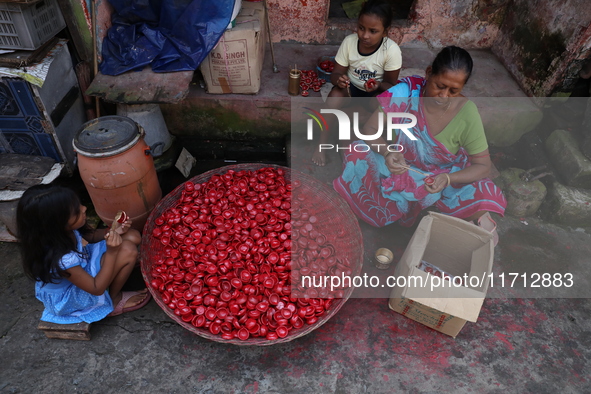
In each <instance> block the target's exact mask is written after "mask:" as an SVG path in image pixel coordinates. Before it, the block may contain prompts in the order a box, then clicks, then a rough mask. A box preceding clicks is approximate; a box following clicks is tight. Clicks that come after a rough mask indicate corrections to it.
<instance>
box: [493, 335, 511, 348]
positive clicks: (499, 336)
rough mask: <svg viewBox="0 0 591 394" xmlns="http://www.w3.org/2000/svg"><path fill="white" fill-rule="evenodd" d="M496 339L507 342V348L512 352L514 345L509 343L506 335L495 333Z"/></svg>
mask: <svg viewBox="0 0 591 394" xmlns="http://www.w3.org/2000/svg"><path fill="white" fill-rule="evenodd" d="M495 337H497V338H498V339H500V340H501V341H503V342H505V343H506V344H507V347H509V349H510V350H513V349H514V348H513V345H512V344H511V342H509V341H508V340H507V335H505V334H501V333H500V332H498V331H497V332H495Z"/></svg>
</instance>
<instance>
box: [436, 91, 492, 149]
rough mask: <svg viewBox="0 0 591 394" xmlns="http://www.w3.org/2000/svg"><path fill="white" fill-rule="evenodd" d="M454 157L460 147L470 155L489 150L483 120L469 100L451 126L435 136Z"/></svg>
mask: <svg viewBox="0 0 591 394" xmlns="http://www.w3.org/2000/svg"><path fill="white" fill-rule="evenodd" d="M435 139H436V140H437V141H439V142H441V143H442V144H443V145H444V146H445V147H446V148H447V149H448V150H449V151H450V152H451V153H453V154H454V155H455V154H456V153H458V150H459V149H460V147H463V148H464V149H466V151H467V152H468V154H469V155H475V154H477V153H480V152H483V151H485V150H486V149H488V143H487V142H486V135H485V134H484V126H483V125H482V119H480V114H479V113H478V108H477V107H476V104H474V103H473V102H472V101H470V100H468V101H467V102H466V104H464V106H463V107H462V108H461V109H460V111H459V112H458V114H457V115H456V116H455V117H454V118H453V119H452V120H451V122H449V124H448V125H447V126H446V127H445V128H444V129H443V130H442V131H441V132H440V133H439V134H437V135H436V136H435Z"/></svg>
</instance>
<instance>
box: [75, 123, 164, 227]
mask: <svg viewBox="0 0 591 394" xmlns="http://www.w3.org/2000/svg"><path fill="white" fill-rule="evenodd" d="M144 134H145V133H144V131H143V129H142V128H141V127H140V126H138V124H137V123H136V122H134V121H133V120H132V119H130V118H127V117H125V116H103V117H100V118H97V119H93V120H91V121H89V122H86V123H84V124H83V125H82V128H81V129H80V131H79V132H78V133H77V134H76V136H75V137H74V141H73V145H74V151H75V152H76V153H77V154H78V156H77V159H78V170H79V172H80V177H81V178H82V181H83V182H84V185H85V186H86V189H87V190H88V194H89V195H90V198H91V200H92V203H93V205H94V208H95V210H96V212H97V214H98V216H99V217H100V218H101V219H102V220H103V222H105V223H106V224H108V225H110V224H111V223H112V222H113V219H114V218H115V215H116V214H117V211H125V212H126V213H127V215H128V216H129V218H130V219H131V220H132V225H131V227H132V228H135V229H137V230H140V231H141V230H142V229H143V227H144V224H145V223H146V220H147V218H148V216H149V214H150V212H152V210H153V209H154V207H155V206H156V204H157V203H158V201H160V199H161V198H162V190H161V188H160V184H159V183H158V176H157V174H156V169H155V167H154V159H153V158H152V156H151V154H150V148H149V147H148V145H147V144H146V142H145V141H144Z"/></svg>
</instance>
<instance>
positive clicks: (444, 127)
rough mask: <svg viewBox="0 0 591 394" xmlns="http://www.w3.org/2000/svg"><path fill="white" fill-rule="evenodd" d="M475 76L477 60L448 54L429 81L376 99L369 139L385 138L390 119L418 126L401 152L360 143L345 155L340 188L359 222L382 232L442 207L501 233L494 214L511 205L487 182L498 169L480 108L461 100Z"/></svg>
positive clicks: (408, 81) (400, 139) (405, 84)
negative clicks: (383, 124)
mask: <svg viewBox="0 0 591 394" xmlns="http://www.w3.org/2000/svg"><path fill="white" fill-rule="evenodd" d="M471 73H472V58H471V57H470V54H468V52H467V51H465V50H464V49H461V48H458V47H454V46H451V47H446V48H444V49H443V50H442V51H441V52H440V53H439V54H438V55H437V57H436V58H435V60H434V61H433V64H432V65H431V66H429V67H427V69H426V78H421V77H416V76H413V77H407V78H404V79H402V80H400V81H399V83H398V84H396V85H395V86H393V87H392V88H390V89H389V90H387V91H386V92H384V93H382V94H380V95H379V96H378V97H377V98H378V100H379V103H380V106H381V109H379V110H378V111H376V112H375V113H374V114H373V116H372V118H371V119H370V120H369V121H368V122H367V123H366V125H365V126H364V129H363V134H364V135H373V134H375V133H376V132H377V131H378V130H380V127H379V126H378V120H379V119H381V118H385V117H386V116H384V115H385V114H387V113H391V112H397V113H401V112H404V113H407V114H412V115H414V116H415V117H416V120H417V122H416V125H414V126H412V127H409V128H407V129H406V130H407V131H408V134H409V135H407V133H406V132H402V131H401V130H398V131H397V135H396V136H395V137H393V138H394V139H395V141H393V142H395V143H396V144H397V145H394V144H392V141H386V140H385V139H384V138H383V137H379V138H378V139H377V140H373V141H367V142H365V141H356V142H353V143H352V144H351V146H350V147H349V150H348V151H346V153H345V155H344V171H343V174H342V175H341V176H340V177H339V178H337V179H335V181H334V182H333V185H334V188H335V190H336V191H337V192H338V193H339V194H340V195H341V196H342V197H343V198H345V199H346V200H347V202H348V203H349V205H350V206H351V208H352V209H353V211H354V212H355V214H356V215H357V216H358V217H360V218H361V219H363V220H364V221H366V222H367V223H369V224H371V225H373V226H376V227H383V226H386V225H388V224H391V223H394V222H399V223H400V224H401V225H403V226H411V225H413V224H414V222H415V221H416V219H417V218H418V217H419V214H420V212H421V211H422V210H423V209H425V208H427V207H430V206H435V207H436V208H437V209H438V210H439V211H440V212H442V213H444V214H448V215H451V216H455V217H458V218H462V219H465V220H469V221H475V222H476V223H478V224H480V225H482V227H484V228H486V229H487V230H489V231H492V232H493V233H495V232H494V227H495V224H494V221H493V220H492V218H491V217H490V214H489V212H495V213H498V214H500V215H503V214H504V212H505V207H506V205H507V202H506V200H505V197H504V196H503V193H502V192H501V190H500V189H499V188H498V187H497V186H496V185H495V184H494V183H493V182H492V181H491V180H490V179H487V178H486V177H487V176H488V174H489V173H490V170H491V161H490V155H489V152H488V144H487V142H486V136H485V134H484V128H483V126H482V121H481V119H480V115H479V113H478V109H477V108H476V105H475V104H474V103H473V102H472V101H470V100H468V99H467V98H465V97H464V96H463V95H462V94H461V92H462V89H463V87H464V85H465V84H466V82H467V81H468V78H469V77H470V74H471ZM381 111H383V112H384V113H385V114H380V112H381ZM408 119H409V118H406V123H408ZM398 123H405V121H399V122H398ZM409 126H410V125H409ZM411 136H413V137H414V138H416V139H411ZM386 146H389V149H386ZM396 147H398V148H400V147H402V148H403V150H402V152H396V150H398V149H396Z"/></svg>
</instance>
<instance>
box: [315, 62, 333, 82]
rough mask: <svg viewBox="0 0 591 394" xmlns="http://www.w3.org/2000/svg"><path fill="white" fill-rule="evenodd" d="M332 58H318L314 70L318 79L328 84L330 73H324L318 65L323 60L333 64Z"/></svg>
mask: <svg viewBox="0 0 591 394" xmlns="http://www.w3.org/2000/svg"><path fill="white" fill-rule="evenodd" d="M334 58H335V57H334V56H320V57H319V58H318V61H317V62H316V70H317V71H318V78H322V79H324V80H325V81H326V82H330V76H331V74H332V73H330V72H327V71H324V70H323V69H321V68H320V63H322V62H323V61H325V60H330V61H331V62H333V63H335V61H334Z"/></svg>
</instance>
